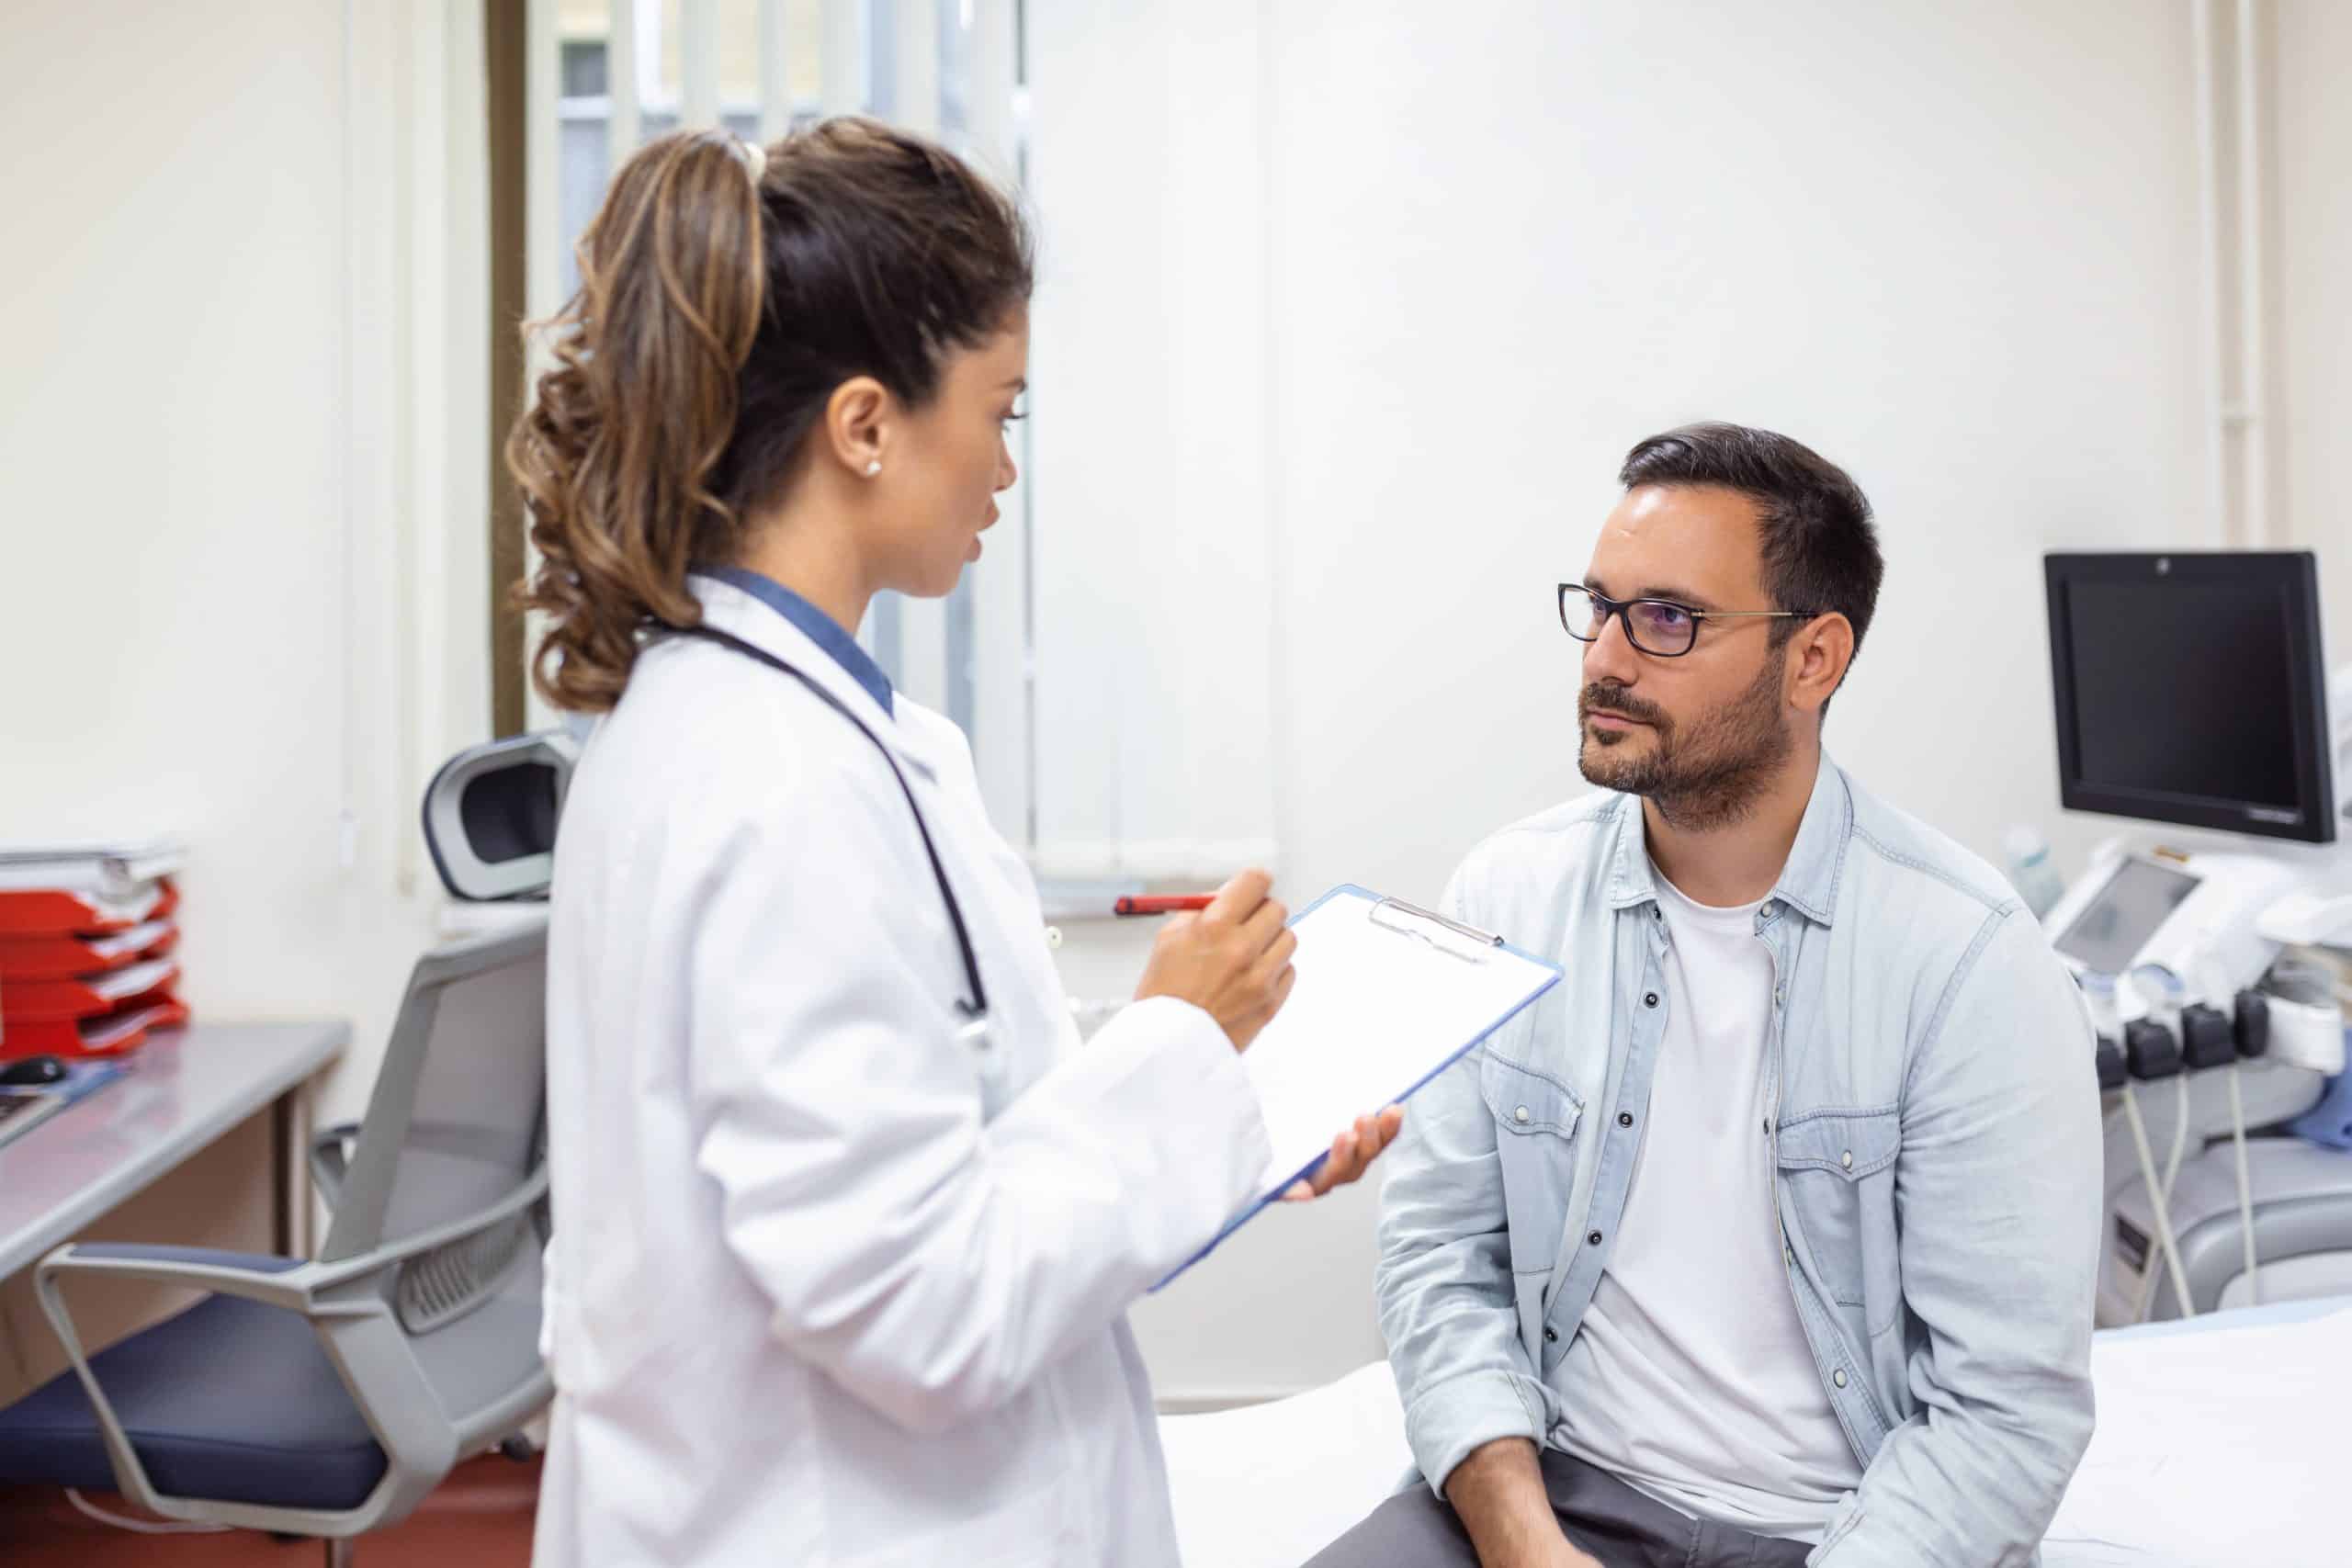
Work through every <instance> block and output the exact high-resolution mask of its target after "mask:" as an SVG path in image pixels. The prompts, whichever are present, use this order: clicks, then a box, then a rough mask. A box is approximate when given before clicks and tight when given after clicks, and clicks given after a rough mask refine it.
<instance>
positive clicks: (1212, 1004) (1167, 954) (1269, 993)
mask: <svg viewBox="0 0 2352 1568" xmlns="http://www.w3.org/2000/svg"><path fill="white" fill-rule="evenodd" d="M1272 888H1273V878H1272V877H1271V876H1269V875H1267V874H1265V873H1264V872H1262V871H1255V870H1252V871H1245V872H1243V873H1241V874H1239V875H1238V876H1236V877H1235V878H1234V879H1233V880H1232V881H1230V882H1228V883H1227V884H1226V885H1225V886H1223V887H1222V888H1220V889H1219V890H1218V891H1217V892H1216V894H1214V895H1212V896H1209V897H1205V898H1204V897H1177V898H1167V899H1122V900H1120V904H1119V913H1121V914H1166V915H1168V916H1170V919H1169V921H1168V923H1167V925H1165V926H1164V927H1162V928H1161V929H1160V931H1159V936H1158V937H1157V938H1155V939H1154V940H1153V942H1152V944H1151V957H1150V959H1149V960H1148V961H1147V962H1146V963H1145V964H1144V971H1143V978H1142V979H1141V980H1140V981H1138V982H1137V983H1136V1000H1137V1001H1142V1000H1143V999H1144V998H1147V997H1174V998H1178V999H1179V1000H1181V1001H1188V1002H1191V1003H1192V1004H1193V1006H1194V1007H1197V1008H1199V1009H1200V1010H1202V1011H1204V1012H1205V1013H1207V1014H1208V1015H1209V1016H1210V1017H1211V1018H1214V1019H1216V1021H1217V1023H1218V1024H1219V1025H1220V1026H1221V1027H1222V1028H1223V1029H1224V1030H1225V1032H1226V1034H1227V1037H1229V1038H1230V1039H1231V1040H1232V1042H1233V1048H1234V1049H1235V1050H1236V1051H1247V1050H1249V1049H1250V1043H1251V1042H1253V1041H1255V1040H1256V1039H1257V1038H1258V1033H1259V1032H1260V1031H1261V1030H1262V1029H1264V1028H1265V1027H1266V1025H1267V1024H1269V1023H1271V1022H1272V1021H1273V1018H1274V1015H1275V1014H1276V1013H1278V1012H1280V1011H1281V1010H1282V1009H1283V1003H1284V1002H1285V1001H1287V1000H1289V999H1290V991H1291V987H1292V986H1293V985H1294V984H1295V982H1296V981H1297V979H1298V971H1297V970H1295V968H1293V967H1292V966H1291V955H1292V954H1293V953H1295V952H1296V951H1297V950H1298V938H1297V936H1296V935H1295V933H1294V932H1293V931H1291V929H1290V927H1289V925H1288V924H1287V923H1286V922H1287V921H1288V920H1289V919H1290V912H1289V911H1288V910H1287V909H1285V908H1283V906H1282V904H1281V903H1280V902H1279V901H1277V900H1276V899H1275V898H1273V897H1272V896H1271V895H1272ZM1404 1121H1405V1111H1404V1108H1403V1107H1402V1106H1397V1105H1392V1106H1389V1107H1388V1108H1387V1109H1386V1110H1385V1111H1381V1112H1379V1113H1378V1114H1377V1115H1373V1116H1359V1117H1357V1118H1356V1121H1355V1125H1354V1126H1352V1127H1348V1128H1343V1129H1341V1131H1340V1134H1339V1136H1338V1137H1336V1138H1334V1139H1332V1140H1331V1152H1330V1157H1329V1158H1328V1159H1326V1160H1325V1161H1324V1162H1323V1163H1322V1165H1320V1166H1319V1167H1317V1168H1316V1171H1315V1174H1314V1176H1313V1177H1312V1178H1311V1179H1308V1180H1306V1181H1301V1182H1299V1183H1297V1184H1296V1185H1295V1186H1294V1187H1292V1188H1291V1190H1289V1191H1288V1192H1286V1193H1284V1194H1283V1197H1284V1198H1285V1199H1287V1200H1289V1201H1294V1202H1296V1201H1304V1200H1306V1199H1309V1198H1319V1197H1321V1196H1322V1195H1323V1194H1324V1193H1326V1192H1329V1191H1330V1190H1332V1189H1333V1188H1335V1187H1344V1186H1346V1185H1347V1184H1348V1183H1350V1182H1351V1181H1353V1180H1355V1179H1357V1178H1358V1177H1361V1176H1362V1175H1363V1173H1364V1171H1365V1170H1366V1169H1368V1168H1370V1167H1371V1165H1372V1162H1373V1161H1374V1159H1376V1158H1378V1157H1379V1155H1380V1151H1381V1150H1383V1149H1385V1148H1386V1147H1387V1146H1388V1145H1390V1144H1391V1143H1393V1142H1395V1141H1396V1137H1397V1129H1398V1128H1399V1127H1401V1126H1402V1125H1403V1124H1404Z"/></svg>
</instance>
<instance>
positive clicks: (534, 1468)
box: [0, 1454, 539, 1568]
mask: <svg viewBox="0 0 2352 1568" xmlns="http://www.w3.org/2000/svg"><path fill="white" fill-rule="evenodd" d="M538 1491H539V1466H538V1461H537V1460H533V1461H530V1462H529V1463H527V1464H517V1463H515V1461H513V1460H509V1459H504V1458H502V1457H500V1456H499V1455H496V1454H490V1455H485V1456H484V1457H482V1458H481V1459H478V1460H474V1461H470V1462H469V1463H467V1464H463V1465H460V1466H458V1470H457V1472H456V1473H455V1474H453V1475H451V1476H450V1477H449V1479H448V1481H447V1483H444V1484H443V1486H442V1487H441V1489H440V1490H439V1491H437V1492H435V1493H434V1495H432V1496H431V1497H429V1498H427V1499H426V1500H425V1503H424V1506H423V1507H421V1508H419V1509H418V1510H417V1511H416V1512H415V1513H413V1514H412V1515H410V1516H409V1517H407V1518H406V1519H404V1520H402V1521H401V1523H400V1524H399V1525H397V1526H395V1527H394V1528H393V1529H389V1530H385V1531H383V1532H381V1533H380V1534H377V1535H369V1536H363V1537H362V1538H361V1539H360V1540H359V1541H358V1542H357V1550H356V1554H355V1557H354V1563H353V1568H452V1565H453V1564H462V1565H463V1568H503V1565H506V1564H512V1565H513V1568H524V1565H525V1564H526V1563H528V1562H530V1560H531V1511H532V1509H533V1508H534V1507H535V1506H537V1501H538ZM91 1501H92V1502H94V1503H96V1504H97V1505H98V1506H100V1507H103V1508H105V1509H107V1511H108V1512H111V1513H119V1514H126V1515H131V1514H136V1512H137V1510H136V1509H134V1508H132V1507H130V1506H129V1505H127V1504H125V1503H123V1502H122V1501H121V1499H119V1498H116V1497H94V1498H92V1499H91ZM325 1561H326V1556H325V1552H324V1551H323V1549H322V1547H321V1546H320V1545H319V1543H318V1542H316V1541H307V1540H298V1541H282V1542H281V1541H277V1540H272V1539H271V1538H270V1537H268V1536H266V1535H261V1534H257V1533H255V1532H254V1531H250V1530H232V1531H229V1532H228V1533H226V1534H222V1535H140V1534H135V1533H133V1532H131V1531H129V1530H123V1529H115V1528H114V1527H112V1526H110V1525H102V1524H99V1523H97V1522H96V1521H95V1520H92V1519H88V1518H85V1517H83V1516H82V1515H81V1514H80V1513H78V1512H76V1511H75V1509H74V1506H73V1504H71V1503H70V1502H68V1501H67V1500H66V1499H65V1497H64V1495H62V1494H61V1493H57V1492H52V1491H49V1490H46V1489H39V1490H37V1489H34V1488H30V1487H14V1486H0V1562H5V1563H6V1564H7V1568H231V1565H232V1564H234V1565H236V1568H281V1565H282V1568H313V1565H314V1564H321V1563H323V1562H325Z"/></svg>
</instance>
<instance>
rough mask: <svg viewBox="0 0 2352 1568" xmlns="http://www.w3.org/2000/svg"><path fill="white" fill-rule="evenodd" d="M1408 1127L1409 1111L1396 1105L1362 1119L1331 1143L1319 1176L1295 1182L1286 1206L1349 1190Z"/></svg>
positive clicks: (1341, 1131)
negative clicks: (1335, 1190)
mask: <svg viewBox="0 0 2352 1568" xmlns="http://www.w3.org/2000/svg"><path fill="white" fill-rule="evenodd" d="M1404 1124H1405V1108H1404V1107H1403V1106H1401V1105H1392V1106H1390V1107H1389V1108H1388V1109H1387V1110H1385V1111H1382V1112H1381V1113H1380V1114H1379V1115H1377V1116H1359V1117H1357V1118H1356V1124H1355V1125H1354V1126H1352V1127H1344V1128H1341V1129H1340V1135H1339V1136H1338V1137H1336V1138H1334V1139H1332V1140H1331V1153H1330V1156H1329V1158H1327V1159H1326V1160H1324V1162H1323V1163H1322V1164H1321V1165H1319V1166H1317V1167H1316V1168H1315V1174H1314V1175H1313V1176H1311V1177H1309V1178H1308V1179H1306V1180H1305V1181H1294V1182H1292V1183H1291V1184H1290V1190H1289V1191H1287V1192H1285V1193H1283V1201H1284V1202H1286V1203H1304V1202H1306V1201H1307V1200H1308V1199H1310V1198H1320V1197H1322V1196H1323V1194H1325V1193H1326V1192H1329V1191H1330V1190H1331V1189H1333V1188H1334V1187H1345V1186H1346V1185H1347V1184H1348V1183H1349V1182H1351V1181H1353V1180H1355V1179H1357V1178H1358V1177H1360V1176H1362V1175H1363V1173H1364V1172H1365V1171H1367V1170H1370V1169H1371V1168H1372V1162H1373V1161H1374V1160H1376V1159H1378V1158H1379V1157H1380V1151H1381V1150H1383V1149H1385V1148H1386V1147H1387V1146H1388V1145H1391V1144H1393V1143H1395V1142H1396V1141H1397V1129H1398V1128H1400V1127H1402V1126H1403V1125H1404Z"/></svg>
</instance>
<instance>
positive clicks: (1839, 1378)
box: [1829, 1368, 1846, 1388]
mask: <svg viewBox="0 0 2352 1568" xmlns="http://www.w3.org/2000/svg"><path fill="white" fill-rule="evenodd" d="M1829 1381H1830V1382H1834V1383H1836V1384H1837V1385H1838V1387H1839V1388H1844V1387H1845V1386H1846V1373H1845V1370H1844V1369H1843V1368H1840V1369H1839V1370H1838V1371H1834V1372H1832V1373H1830V1374H1829Z"/></svg>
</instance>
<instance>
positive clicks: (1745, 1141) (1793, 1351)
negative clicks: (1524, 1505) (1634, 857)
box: [1552, 876, 1861, 1540]
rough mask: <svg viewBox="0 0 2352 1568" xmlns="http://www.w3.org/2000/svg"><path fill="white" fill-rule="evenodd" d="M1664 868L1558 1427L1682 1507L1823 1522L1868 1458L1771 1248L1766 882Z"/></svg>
mask: <svg viewBox="0 0 2352 1568" xmlns="http://www.w3.org/2000/svg"><path fill="white" fill-rule="evenodd" d="M1657 886H1658V897H1659V902H1660V904H1661V905H1662V906H1663V908H1664V909H1665V911H1666V925H1667V933H1668V946H1667V953H1666V982H1667V1005H1668V1013H1667V1020H1666V1036H1665V1040H1664V1042H1663V1043H1662V1044H1661V1046H1660V1048H1659V1054H1658V1061H1657V1076H1656V1077H1655V1078H1654V1079H1653V1080H1652V1082H1651V1087H1650V1100H1649V1111H1648V1115H1649V1127H1648V1130H1647V1131H1646V1133H1645V1134H1644V1136H1643V1138H1642V1148H1641V1157H1640V1159H1639V1161H1638V1162H1637V1163H1636V1164H1635V1166H1634V1181H1633V1187H1632V1189H1631V1190H1630V1191H1629V1192H1628V1194H1627V1196H1626V1201H1625V1213H1624V1217H1623V1219H1622V1220H1620V1221H1619V1222H1618V1236H1617V1244H1616V1247H1615V1250H1614V1251H1612V1252H1611V1254H1610V1258H1609V1266H1608V1268H1607V1269H1605V1270H1604V1271H1603V1272H1602V1274H1601V1276H1600V1285H1599V1287H1598V1288H1597V1289H1596V1290H1595V1291H1594V1292H1593V1298H1592V1304H1591V1305H1590V1307H1589V1308H1588V1309H1587V1310H1586V1312H1585V1315H1584V1321H1583V1324H1582V1325H1581V1326H1579V1328H1578V1329H1577V1336H1576V1338H1575V1339H1574V1340H1573V1341H1571V1342H1570V1344H1569V1346H1568V1350H1567V1354H1566V1357H1565V1358H1563V1359H1562V1360H1561V1362H1560V1364H1559V1366H1558V1367H1557V1368H1556V1369H1555V1371H1554V1372H1553V1374H1552V1383H1553V1386H1554V1387H1555V1389H1557V1390H1558V1391H1559V1393H1560V1395H1561V1404H1562V1405H1563V1407H1564V1409H1565V1411H1566V1415H1565V1418H1564V1420H1563V1423H1562V1428H1561V1430H1560V1432H1559V1433H1558V1434H1557V1435H1555V1443H1556V1446H1558V1447H1559V1448H1561V1449H1563V1450H1566V1452H1568V1453H1571V1454H1573V1455H1575V1456H1576V1457H1577V1458H1579V1459H1582V1460H1585V1461H1589V1462H1590V1463H1592V1464H1595V1465H1598V1466H1599V1467H1600V1468H1601V1469H1602V1470H1605V1471H1607V1472H1610V1473H1611V1474H1612V1475H1615V1476H1618V1477H1619V1478H1621V1479H1623V1481H1625V1482H1627V1483H1630V1484H1632V1485H1633V1486H1634V1487H1636V1488H1638V1489H1639V1490H1641V1491H1643V1492H1645V1493H1647V1494H1648V1495H1650V1496H1652V1497H1654V1498H1656V1499H1657V1500H1658V1501H1659V1502H1661V1503H1665V1504H1667V1505H1668V1506H1671V1507H1675V1508H1679V1509H1680V1510H1681V1511H1682V1512H1684V1513H1686V1514H1690V1515H1692V1516H1694V1517H1699V1518H1704V1519H1709V1520H1713V1521H1714V1522H1717V1523H1720V1524H1727V1525H1735V1526H1737V1527H1738V1528H1739V1529H1745V1530H1748V1531H1751V1532H1753V1533H1755V1534H1758V1535H1768V1536H1785V1537H1789V1538H1792V1539H1794V1540H1820V1539H1821V1533H1822V1531H1823V1529H1825V1528H1826V1526H1827V1524H1828V1522H1829V1517H1830V1516H1831V1514H1833V1513H1834V1512H1835V1511H1836V1509H1837V1506H1838V1501H1839V1499H1840V1498H1841V1496H1842V1495H1844V1494H1845V1493H1847V1492H1849V1491H1850V1490H1852V1489H1853V1488H1854V1487H1855V1486H1856V1485H1858V1484H1859V1483H1860V1481H1861V1466H1860V1463H1859V1462H1858V1461H1856V1460H1855V1458H1854V1452H1853V1450H1852V1449H1851V1448H1850V1447H1849V1446H1848V1444H1847V1442H1846V1438H1845V1434H1844V1432H1843V1431H1842V1430H1841V1429H1840V1428H1839V1427H1838V1419H1837V1417H1836V1416H1833V1415H1832V1414H1831V1413H1830V1409H1829V1396H1828V1393H1827V1392H1826V1390H1824V1389H1823V1387H1822V1386H1821V1374H1820V1371H1818V1370H1817V1368H1816V1367H1815V1362H1814V1359H1813V1353H1812V1351H1811V1350H1810V1349H1809V1348H1807V1347H1806V1344H1805V1338H1804V1328H1803V1326H1802V1325H1800V1324H1799V1322H1798V1321H1797V1309H1796V1303H1795V1300H1794V1299H1793V1297H1792V1295H1791V1294H1790V1289H1789V1281H1788V1277H1787V1275H1786V1273H1785V1272H1784V1271H1783V1269H1782V1265H1781V1235H1780V1225H1779V1222H1778V1219H1777V1217H1776V1215H1775V1213H1774V1211H1773V1179H1774V1167H1773V1160H1772V1152H1771V1149H1770V1145H1769V1144H1768V1143H1767V1140H1766V1138H1765V1135H1764V1127H1763V1117H1764V1116H1765V1114H1766V1113H1767V1108H1766V1107H1765V1106H1764V1104H1763V1091H1764V1081H1763V1080H1764V1058H1765V1044H1766V1038H1767V1034H1766V1032H1767V1031H1768V1030H1769V1029H1770V1027H1771V1018H1772V985H1773V974H1772V955H1771V953H1770V950H1769V949H1768V948H1766V946H1765V945H1764V942H1763V940H1762V939H1761V938H1759V937H1758V935H1757V934H1756V911H1757V909H1758V907H1759V906H1760V904H1761V903H1762V900H1760V899H1759V900H1758V902H1757V903H1755V904H1747V905H1743V906H1742V907H1740V908H1736V909H1723V908H1709V907H1708V906H1706V905H1703V904H1697V903H1693V902H1692V901H1691V899H1690V898H1688V897H1684V896H1683V894H1682V893H1681V892H1680V891H1679V889H1677V888H1675V887H1674V886H1671V885H1670V884H1668V882H1667V881H1666V879H1665V878H1664V877H1662V876H1661V877H1658V878H1657Z"/></svg>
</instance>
